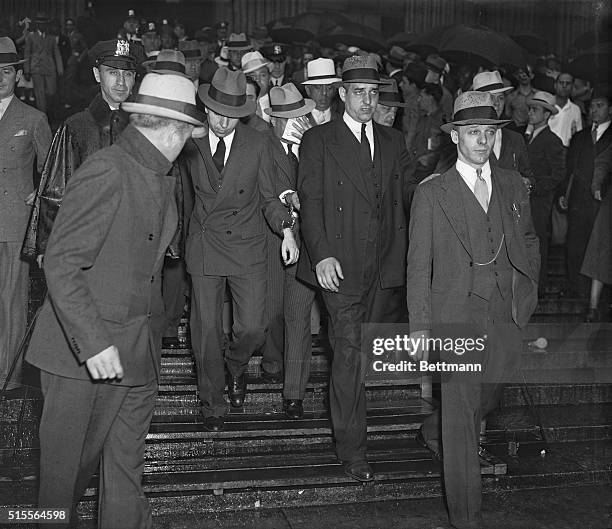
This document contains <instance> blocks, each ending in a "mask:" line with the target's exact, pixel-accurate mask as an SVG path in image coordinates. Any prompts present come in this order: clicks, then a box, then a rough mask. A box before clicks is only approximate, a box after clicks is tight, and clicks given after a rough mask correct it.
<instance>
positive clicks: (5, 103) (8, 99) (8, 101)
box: [0, 94, 15, 108]
mask: <svg viewBox="0 0 612 529" xmlns="http://www.w3.org/2000/svg"><path fill="white" fill-rule="evenodd" d="M13 97H15V94H11V95H10V96H8V97H5V98H4V99H0V105H2V106H3V108H7V107H8V106H9V105H10V104H11V101H12V100H13Z"/></svg>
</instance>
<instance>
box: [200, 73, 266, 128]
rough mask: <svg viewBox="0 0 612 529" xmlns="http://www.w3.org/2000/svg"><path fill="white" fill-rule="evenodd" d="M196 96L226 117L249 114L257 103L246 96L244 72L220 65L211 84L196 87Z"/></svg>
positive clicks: (239, 116)
mask: <svg viewBox="0 0 612 529" xmlns="http://www.w3.org/2000/svg"><path fill="white" fill-rule="evenodd" d="M198 97H199V98H200V100H201V101H202V103H204V105H206V107H207V108H209V109H210V110H212V111H213V112H215V113H216V114H220V115H221V116H226V117H228V118H243V117H246V116H250V115H251V114H253V113H254V112H255V110H256V105H257V103H256V102H255V101H254V100H252V99H249V98H247V96H246V76H245V75H244V72H242V71H240V70H237V71H231V70H229V69H228V68H225V67H221V68H219V69H218V70H217V71H216V72H215V75H214V76H213V78H212V82H211V84H209V85H208V84H203V85H200V88H198Z"/></svg>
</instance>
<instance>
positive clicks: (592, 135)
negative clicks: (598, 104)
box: [591, 123, 599, 143]
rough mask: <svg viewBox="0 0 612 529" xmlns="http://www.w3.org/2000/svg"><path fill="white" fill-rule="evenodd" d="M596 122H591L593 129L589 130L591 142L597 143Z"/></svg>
mask: <svg viewBox="0 0 612 529" xmlns="http://www.w3.org/2000/svg"><path fill="white" fill-rule="evenodd" d="M598 126H599V125H597V123H593V129H592V130H591V138H593V143H597V127H598Z"/></svg>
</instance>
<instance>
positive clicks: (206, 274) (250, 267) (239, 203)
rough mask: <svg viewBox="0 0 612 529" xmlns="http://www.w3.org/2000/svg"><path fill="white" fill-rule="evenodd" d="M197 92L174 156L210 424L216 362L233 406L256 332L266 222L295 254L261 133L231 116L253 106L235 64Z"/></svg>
mask: <svg viewBox="0 0 612 529" xmlns="http://www.w3.org/2000/svg"><path fill="white" fill-rule="evenodd" d="M198 97H199V99H200V101H201V102H202V103H203V104H204V106H205V108H206V114H207V117H208V135H207V136H206V137H204V138H201V139H194V140H193V141H190V142H188V143H187V145H186V147H185V151H184V153H183V155H182V157H181V158H182V160H181V169H182V170H183V171H184V172H186V174H187V175H188V176H189V177H190V179H191V182H192V185H193V192H194V197H195V198H194V204H193V207H192V208H191V209H192V211H189V209H188V208H186V211H185V215H186V218H188V219H189V221H188V222H189V228H188V234H187V243H186V262H187V271H188V272H189V274H190V275H191V283H192V297H191V300H192V307H191V340H192V344H193V352H194V356H195V361H196V370H197V376H198V390H199V396H200V401H201V403H202V414H203V416H204V427H205V428H206V429H208V430H212V431H219V430H222V429H223V428H224V417H225V415H226V413H227V403H226V400H225V398H224V396H223V389H224V387H225V373H224V365H227V369H228V371H229V382H228V393H229V399H230V403H231V405H232V406H233V407H241V406H242V405H243V403H244V398H245V394H246V376H245V371H246V367H247V365H248V362H249V359H250V357H251V355H252V354H253V352H254V351H256V350H258V349H259V348H261V346H262V345H263V343H264V340H265V329H266V324H267V322H266V295H267V294H266V285H267V270H266V263H267V256H266V251H267V250H266V248H267V245H266V229H268V228H267V226H265V223H266V221H267V223H268V224H269V226H270V227H271V228H272V229H273V230H274V231H275V232H276V233H278V234H279V235H282V236H283V242H282V244H281V249H282V258H283V260H284V261H285V263H286V264H292V263H294V262H295V261H296V260H297V245H296V243H295V239H294V237H293V233H292V231H291V228H292V227H293V225H294V221H293V217H292V216H291V215H289V213H288V212H287V209H286V208H285V207H284V206H283V205H282V204H281V202H280V200H279V199H278V197H277V196H276V195H275V193H274V187H273V183H272V180H273V166H272V160H271V158H270V153H269V148H268V143H267V142H268V140H267V136H266V135H264V134H261V133H259V132H257V131H255V130H254V129H252V128H250V127H248V126H247V125H243V124H242V123H240V118H241V117H244V116H248V115H250V114H252V113H253V112H254V111H255V101H253V100H251V99H248V98H247V96H246V78H245V75H244V73H243V72H242V71H231V70H229V69H228V68H219V69H218V70H217V72H216V73H215V76H214V77H213V80H212V83H211V84H210V85H202V86H200V88H199V89H198ZM262 210H263V215H262ZM264 217H265V219H264ZM227 287H229V290H230V292H231V295H232V300H233V316H234V322H233V327H232V338H233V339H232V340H231V341H230V344H229V348H228V349H227V351H225V350H224V349H225V346H224V335H223V325H222V315H223V302H224V297H225V291H226V288H227Z"/></svg>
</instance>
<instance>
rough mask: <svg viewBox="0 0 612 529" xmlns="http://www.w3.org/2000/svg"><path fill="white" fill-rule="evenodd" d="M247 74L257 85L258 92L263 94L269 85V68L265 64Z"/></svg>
mask: <svg viewBox="0 0 612 529" xmlns="http://www.w3.org/2000/svg"><path fill="white" fill-rule="evenodd" d="M248 76H249V77H250V78H251V79H253V81H255V82H256V83H257V84H258V85H259V89H260V90H261V92H260V93H262V94H265V93H266V92H267V91H268V87H269V86H270V70H268V67H267V66H262V67H261V68H257V70H255V71H254V72H251V73H249V74H248Z"/></svg>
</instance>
